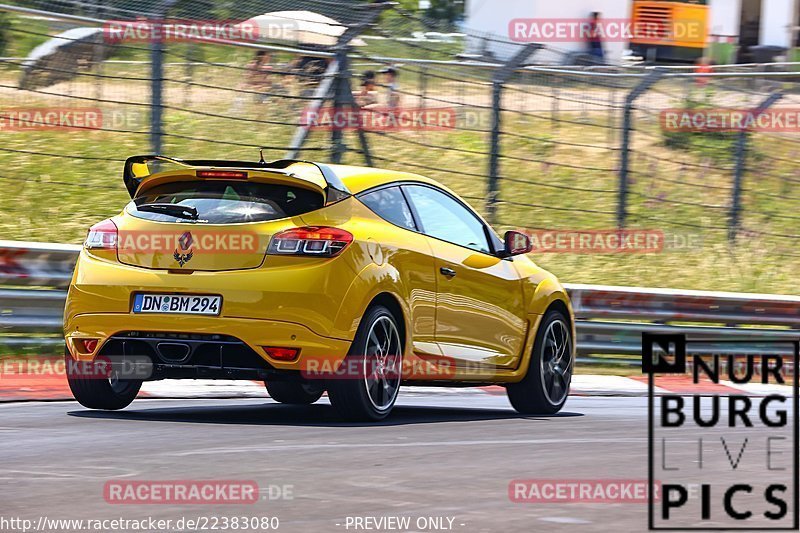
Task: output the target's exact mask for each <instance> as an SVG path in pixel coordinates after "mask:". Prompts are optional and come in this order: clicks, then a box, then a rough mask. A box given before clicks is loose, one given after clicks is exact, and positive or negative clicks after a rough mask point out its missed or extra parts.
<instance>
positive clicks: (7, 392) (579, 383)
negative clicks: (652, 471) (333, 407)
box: [0, 374, 792, 402]
mask: <svg viewBox="0 0 800 533" xmlns="http://www.w3.org/2000/svg"><path fill="white" fill-rule="evenodd" d="M654 391H655V393H656V394H668V393H678V394H704V395H711V394H720V395H727V394H730V393H732V392H737V393H741V392H745V393H747V394H749V395H752V396H765V395H768V394H774V393H778V394H784V395H791V393H792V390H791V387H790V386H788V385H761V384H747V385H737V384H734V383H731V382H729V381H723V382H721V383H720V384H715V383H711V382H703V383H700V384H699V385H697V384H694V383H692V382H691V378H690V377H689V376H683V375H681V376H658V377H657V378H656V387H655V388H654ZM400 393H401V394H402V395H404V396H405V395H414V396H420V395H424V396H429V395H468V394H477V395H485V394H488V395H493V396H495V395H504V394H505V389H504V388H503V387H499V386H490V387H475V388H463V387H458V388H455V387H454V388H447V387H404V388H403V389H402V390H401V391H400ZM570 393H571V394H572V395H574V396H647V377H646V376H634V377H623V376H601V375H592V374H580V375H577V376H574V377H573V378H572V385H571V387H570ZM139 397H142V398H268V397H269V396H268V394H267V391H266V388H265V387H264V384H263V383H261V382H257V381H234V380H200V379H198V380H193V379H189V380H163V381H151V382H146V383H144V385H142V389H141V392H140V393H139ZM66 399H72V394H71V393H70V390H69V386H68V385H67V381H66V378H65V377H64V376H63V375H48V376H41V375H40V376H15V377H13V378H11V379H8V378H6V379H4V378H1V377H0V402H2V401H6V402H8V401H30V400H66Z"/></svg>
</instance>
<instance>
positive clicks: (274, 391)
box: [264, 381, 324, 405]
mask: <svg viewBox="0 0 800 533" xmlns="http://www.w3.org/2000/svg"><path fill="white" fill-rule="evenodd" d="M264 385H266V387H267V392H268V393H269V395H270V398H272V399H273V400H275V401H276V402H279V403H285V404H287V405H311V404H312V403H314V402H316V401H317V400H319V399H320V398H321V397H322V393H323V392H324V391H323V390H322V389H319V390H316V389H314V388H312V387H311V386H310V385H308V384H307V383H300V382H291V381H273V382H272V383H270V382H268V381H265V382H264Z"/></svg>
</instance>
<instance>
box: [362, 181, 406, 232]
mask: <svg viewBox="0 0 800 533" xmlns="http://www.w3.org/2000/svg"><path fill="white" fill-rule="evenodd" d="M359 199H360V200H361V201H362V202H363V203H364V205H366V206H367V207H369V208H370V210H372V212H374V213H375V214H376V215H378V216H379V217H381V218H382V219H384V220H387V221H389V222H391V223H392V224H396V225H398V226H400V227H401V228H407V229H410V230H416V229H417V226H416V224H414V217H413V216H412V215H411V209H410V208H409V207H408V203H407V202H406V199H405V197H404V196H403V193H402V191H401V190H400V188H399V187H387V188H384V189H379V190H377V191H372V192H369V193H367V194H364V195H361V196H359Z"/></svg>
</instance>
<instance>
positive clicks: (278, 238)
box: [267, 226, 353, 257]
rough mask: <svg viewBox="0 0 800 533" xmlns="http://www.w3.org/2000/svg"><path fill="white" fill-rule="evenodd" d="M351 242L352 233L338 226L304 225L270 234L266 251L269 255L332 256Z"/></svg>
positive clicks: (340, 251)
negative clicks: (270, 238) (270, 237)
mask: <svg viewBox="0 0 800 533" xmlns="http://www.w3.org/2000/svg"><path fill="white" fill-rule="evenodd" d="M351 242H353V235H352V234H350V233H348V232H347V231H344V230H343V229H339V228H330V227H326V226H306V227H303V228H294V229H290V230H286V231H281V232H280V233H276V234H275V235H273V236H272V240H271V241H270V242H269V248H268V249H267V253H268V254H271V255H311V256H318V257H334V256H337V255H339V254H340V253H342V250H344V249H345V248H347V245H348V244H350V243H351Z"/></svg>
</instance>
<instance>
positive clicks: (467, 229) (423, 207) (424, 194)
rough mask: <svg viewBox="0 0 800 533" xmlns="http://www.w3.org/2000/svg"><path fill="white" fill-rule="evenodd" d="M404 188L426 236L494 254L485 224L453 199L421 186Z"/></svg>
mask: <svg viewBox="0 0 800 533" xmlns="http://www.w3.org/2000/svg"><path fill="white" fill-rule="evenodd" d="M403 189H404V190H405V191H406V193H407V194H408V198H409V200H410V201H411V203H412V204H413V205H414V208H415V209H416V212H417V215H419V222H420V224H422V231H423V232H424V233H425V234H426V235H430V236H431V237H436V238H437V239H441V240H443V241H447V242H451V243H453V244H458V245H459V246H464V247H466V248H471V249H472V250H477V251H479V252H484V253H487V254H488V253H491V248H490V247H489V241H488V240H487V238H486V232H485V231H484V226H483V222H481V221H480V220H479V219H478V218H477V217H476V216H475V215H474V214H473V213H472V212H470V211H469V210H468V209H467V208H466V207H464V206H463V205H461V203H459V202H458V201H456V200H455V199H454V198H452V197H451V196H449V195H447V194H445V193H443V192H441V191H438V190H436V189H433V188H431V187H424V186H420V185H408V186H404V187H403Z"/></svg>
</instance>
